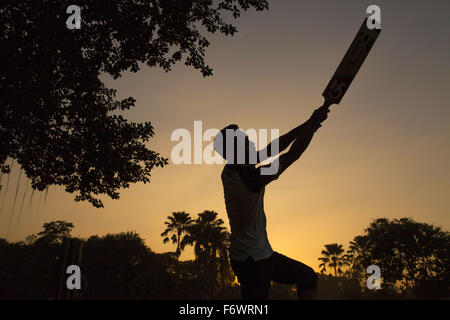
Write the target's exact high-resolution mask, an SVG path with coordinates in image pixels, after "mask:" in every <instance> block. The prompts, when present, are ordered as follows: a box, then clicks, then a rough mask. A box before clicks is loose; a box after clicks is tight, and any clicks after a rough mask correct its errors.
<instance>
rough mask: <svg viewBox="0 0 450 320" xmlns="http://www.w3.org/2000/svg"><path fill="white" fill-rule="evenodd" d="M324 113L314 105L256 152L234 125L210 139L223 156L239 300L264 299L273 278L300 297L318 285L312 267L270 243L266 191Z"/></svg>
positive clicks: (294, 157)
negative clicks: (308, 113) (303, 118)
mask: <svg viewBox="0 0 450 320" xmlns="http://www.w3.org/2000/svg"><path fill="white" fill-rule="evenodd" d="M328 112H329V110H328V109H327V108H323V107H322V108H319V109H317V110H315V111H314V113H313V115H312V116H311V118H310V119H309V120H307V121H306V122H305V123H303V124H302V125H300V126H298V127H297V128H294V129H293V130H291V131H290V132H288V133H287V134H285V135H282V136H280V137H279V138H277V139H275V140H274V141H272V142H271V143H269V145H268V146H267V147H266V148H265V150H260V151H256V148H255V144H254V143H253V142H251V141H250V140H249V137H248V135H247V134H246V133H245V132H244V131H242V130H240V129H239V127H238V126H237V125H229V126H227V127H226V128H224V129H222V130H221V131H220V132H219V134H217V136H216V137H215V139H214V148H215V150H216V151H217V152H218V153H219V154H220V155H221V156H222V157H224V159H226V160H227V164H226V165H225V167H224V169H223V171H222V183H223V189H224V196H225V205H226V209H227V214H228V218H229V220H230V227H231V247H230V261H231V266H232V268H233V271H234V273H235V274H236V276H237V277H238V281H239V283H240V285H241V292H242V297H243V299H268V298H269V290H270V282H271V281H276V282H280V283H284V284H297V290H298V295H299V297H300V298H305V299H306V298H313V297H314V294H315V292H316V290H317V275H316V273H315V272H314V270H313V269H312V268H310V267H308V266H307V265H305V264H303V263H301V262H298V261H296V260H293V259H290V258H288V257H286V256H284V255H282V254H279V253H277V252H275V251H273V250H272V247H271V246H270V243H269V240H268V238H267V231H266V215H265V212H264V190H265V186H266V185H267V184H268V183H269V182H271V181H273V180H275V179H277V178H278V177H279V176H280V175H281V174H282V173H283V172H284V171H285V170H286V169H287V168H288V167H289V166H290V165H291V164H292V163H294V162H295V161H296V160H297V159H299V158H300V156H301V154H302V153H303V152H304V151H305V149H306V148H307V147H308V145H309V143H310V141H311V139H312V137H313V135H314V133H315V132H316V131H317V129H318V128H320V126H321V123H322V122H323V121H324V120H325V119H326V118H327V113H328ZM291 143H292V146H291V148H290V149H289V151H288V152H286V153H284V154H282V155H281V156H279V157H278V158H277V159H276V160H274V161H273V162H272V163H270V164H268V165H264V166H262V165H260V166H258V167H256V165H257V164H260V163H261V162H262V161H264V160H266V159H268V158H269V157H271V156H274V155H277V154H278V153H280V152H282V151H283V150H285V149H286V148H287V147H288V146H289V145H290V144H291ZM227 149H228V151H227ZM271 169H272V170H271Z"/></svg>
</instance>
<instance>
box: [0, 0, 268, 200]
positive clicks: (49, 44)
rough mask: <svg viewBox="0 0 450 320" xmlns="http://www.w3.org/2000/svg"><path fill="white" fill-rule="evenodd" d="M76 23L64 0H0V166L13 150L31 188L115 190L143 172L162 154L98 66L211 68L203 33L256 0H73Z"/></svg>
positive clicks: (114, 70) (206, 71)
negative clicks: (75, 25) (74, 25)
mask: <svg viewBox="0 0 450 320" xmlns="http://www.w3.org/2000/svg"><path fill="white" fill-rule="evenodd" d="M77 5H78V6H80V7H81V9H82V10H81V12H82V25H81V29H79V30H76V29H75V30H69V29H68V28H67V27H66V20H67V18H68V17H69V15H68V14H67V13H66V9H67V3H65V2H61V1H48V0H25V1H3V2H2V3H1V4H0V17H1V22H2V32H0V165H1V167H0V171H1V172H3V173H7V172H9V170H10V166H9V165H8V164H6V161H7V159H8V158H12V159H16V160H17V162H18V163H19V164H20V166H21V168H22V169H23V170H24V171H25V173H26V175H27V177H28V178H30V179H31V183H32V186H33V188H34V189H38V190H44V189H46V188H47V187H48V186H50V185H61V186H64V187H65V190H66V191H67V192H69V193H75V194H76V196H75V200H76V201H84V200H86V201H89V202H90V203H92V204H93V205H94V206H96V207H102V206H103V203H102V201H101V200H100V199H99V195H107V196H109V197H111V198H112V199H118V198H119V192H118V191H119V190H120V189H121V188H128V187H129V185H130V184H131V183H136V182H144V183H147V182H149V181H150V172H151V170H152V169H153V168H154V167H158V166H161V167H162V166H164V165H165V164H167V159H165V158H164V157H162V156H161V155H160V154H159V153H157V152H155V151H152V150H150V149H148V148H147V146H146V143H147V142H148V141H149V139H151V138H152V137H153V136H154V130H153V126H152V125H151V123H150V122H149V121H147V122H144V123H135V122H132V121H129V120H127V119H126V118H124V117H123V116H122V115H121V114H120V112H121V111H123V110H128V109H130V108H132V107H134V106H135V100H134V99H133V98H132V97H129V98H126V99H123V100H117V99H116V91H115V90H113V89H110V88H107V87H105V85H104V84H103V82H102V81H101V80H100V75H102V74H108V75H110V76H112V77H114V78H118V77H120V76H121V74H122V73H123V72H124V71H131V72H137V71H138V70H139V68H140V67H141V65H147V66H149V67H161V68H163V69H164V70H165V71H169V70H170V69H171V67H172V66H173V65H174V64H175V63H177V62H179V61H184V63H185V64H186V65H188V66H191V67H193V68H195V69H198V70H200V72H201V73H202V74H203V76H209V75H211V74H212V69H211V67H209V66H208V65H207V63H206V62H205V59H204V58H205V53H206V49H207V47H208V46H209V42H208V40H207V37H206V35H207V34H211V33H215V32H219V33H222V34H225V35H233V34H234V33H235V32H236V31H237V29H236V27H235V26H233V25H232V24H230V23H227V22H226V21H225V20H224V16H226V15H227V14H228V15H231V16H233V17H234V18H237V17H239V15H240V14H241V12H242V11H245V10H247V9H249V8H255V9H256V10H264V9H267V8H268V3H267V1H266V0H222V1H213V0H209V1H208V0H207V1H204V0H129V1H121V0H108V1H106V0H96V1H90V0H79V1H77Z"/></svg>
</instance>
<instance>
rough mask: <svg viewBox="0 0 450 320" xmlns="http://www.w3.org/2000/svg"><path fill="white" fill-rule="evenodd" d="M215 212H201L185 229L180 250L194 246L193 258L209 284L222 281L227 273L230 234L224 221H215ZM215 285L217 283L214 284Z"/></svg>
mask: <svg viewBox="0 0 450 320" xmlns="http://www.w3.org/2000/svg"><path fill="white" fill-rule="evenodd" d="M217 215H218V214H217V212H214V211H208V210H206V211H203V212H202V213H199V214H198V218H197V219H195V221H194V223H193V224H191V225H190V226H189V227H188V229H187V234H186V236H185V237H184V238H183V241H182V242H181V248H182V249H183V248H184V247H185V246H186V245H192V246H194V253H195V258H196V261H197V263H198V266H199V275H200V274H202V275H203V276H205V277H206V278H207V279H208V280H210V281H211V282H215V281H216V280H219V281H220V279H218V278H219V277H220V278H221V279H223V278H224V277H225V275H226V272H227V271H228V267H229V260H228V248H229V245H230V233H229V232H228V231H227V228H226V227H224V226H223V225H224V221H223V220H222V219H217ZM216 284H217V282H216Z"/></svg>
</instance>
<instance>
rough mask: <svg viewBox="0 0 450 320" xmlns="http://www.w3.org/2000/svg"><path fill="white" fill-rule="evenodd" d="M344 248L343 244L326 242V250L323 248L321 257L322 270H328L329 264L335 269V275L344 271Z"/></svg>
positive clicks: (322, 271)
mask: <svg viewBox="0 0 450 320" xmlns="http://www.w3.org/2000/svg"><path fill="white" fill-rule="evenodd" d="M343 253H344V249H343V248H342V245H341V244H337V243H332V244H326V245H325V250H322V257H320V258H319V260H320V261H322V263H321V264H320V265H319V267H320V268H321V270H320V272H321V273H324V272H326V268H327V266H328V267H330V268H333V269H334V276H335V277H337V275H338V273H339V274H341V273H342V269H341V267H342V266H344V265H345V258H344V256H343Z"/></svg>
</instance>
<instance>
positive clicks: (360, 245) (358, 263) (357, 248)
mask: <svg viewBox="0 0 450 320" xmlns="http://www.w3.org/2000/svg"><path fill="white" fill-rule="evenodd" d="M368 246H369V238H368V237H367V236H356V237H355V238H354V239H353V241H350V247H349V249H348V251H347V254H346V255H345V257H346V260H347V264H348V265H349V266H350V270H349V271H350V273H354V272H358V271H361V270H362V268H363V266H364V265H366V264H367V262H368V261H367V260H368V253H367V250H368Z"/></svg>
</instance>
